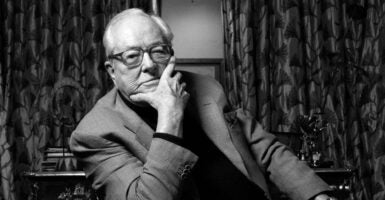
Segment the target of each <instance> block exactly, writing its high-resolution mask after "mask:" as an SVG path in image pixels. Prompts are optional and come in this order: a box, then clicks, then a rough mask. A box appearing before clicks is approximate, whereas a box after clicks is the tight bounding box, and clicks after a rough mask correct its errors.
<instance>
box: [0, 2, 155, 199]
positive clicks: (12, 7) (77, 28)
mask: <svg viewBox="0 0 385 200" xmlns="http://www.w3.org/2000/svg"><path fill="white" fill-rule="evenodd" d="M132 7H138V8H142V9H143V10H145V11H146V12H150V8H151V1H150V0H144V1H143V0H120V1H115V0H102V1H99V0H82V1H77V0H63V1H61V0H60V1H56V0H2V1H1V11H0V13H1V14H0V25H1V32H0V38H1V43H0V44H1V48H0V53H1V54H0V58H1V60H0V61H1V62H0V67H1V70H0V75H1V76H0V86H1V87H0V155H1V157H0V163H1V165H0V166H1V190H0V191H1V192H0V199H6V200H13V199H28V198H31V197H29V196H28V195H29V192H30V191H29V188H30V187H29V186H28V185H27V183H28V182H27V181H26V180H25V179H24V177H22V172H23V171H29V170H30V171H38V170H40V169H41V162H42V160H43V151H44V149H45V148H46V147H47V146H61V145H63V144H64V145H65V144H66V141H65V140H66V139H65V138H66V137H68V136H69V135H70V134H71V132H72V130H73V129H74V128H75V126H76V124H77V122H79V120H80V119H81V118H82V117H83V116H84V114H85V113H86V112H87V111H88V110H89V109H90V108H91V107H92V106H93V104H94V103H95V102H96V101H97V99H98V98H99V97H101V96H102V95H104V94H105V92H106V91H107V90H108V89H109V88H110V87H111V86H112V83H111V82H110V80H109V78H108V75H107V73H106V72H105V70H104V61H105V55H104V49H103V45H102V37H103V32H104V27H105V26H106V23H107V22H108V21H109V19H110V18H111V17H112V16H113V15H114V14H116V13H118V12H120V11H121V10H124V9H126V8H132Z"/></svg>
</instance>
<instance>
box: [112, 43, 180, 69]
mask: <svg viewBox="0 0 385 200" xmlns="http://www.w3.org/2000/svg"><path fill="white" fill-rule="evenodd" d="M144 52H147V53H148V54H149V55H150V58H151V60H152V61H153V62H155V63H158V64H167V63H168V61H169V60H170V58H171V56H173V55H174V50H173V49H172V47H171V46H170V45H167V44H157V45H153V46H150V47H148V48H146V49H142V48H139V47H133V48H130V49H128V50H126V51H123V52H120V53H117V54H113V55H109V56H108V58H109V59H117V60H119V61H121V62H123V63H124V64H125V65H126V66H127V67H129V68H135V67H138V66H139V65H140V64H141V63H142V61H143V55H144Z"/></svg>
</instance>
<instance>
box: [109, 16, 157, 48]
mask: <svg viewBox="0 0 385 200" xmlns="http://www.w3.org/2000/svg"><path fill="white" fill-rule="evenodd" d="M110 29H111V30H110V31H111V39H112V41H111V42H112V47H113V48H121V47H122V46H123V47H124V46H126V45H131V46H140V45H142V44H144V45H145V44H146V43H151V42H153V41H152V40H154V42H157V41H156V40H159V39H161V38H163V37H162V31H161V29H160V28H159V26H158V25H157V24H156V23H155V22H154V21H153V20H152V19H151V18H150V17H146V16H141V15H135V16H126V17H121V18H120V19H119V20H118V21H116V22H115V23H114V24H112V25H111V27H110Z"/></svg>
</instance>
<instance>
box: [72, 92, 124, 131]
mask: <svg viewBox="0 0 385 200" xmlns="http://www.w3.org/2000/svg"><path fill="white" fill-rule="evenodd" d="M116 96H117V91H116V89H115V88H114V89H112V90H111V91H109V92H108V93H107V94H106V95H104V96H103V97H102V98H100V99H99V100H98V101H97V102H96V104H95V105H94V106H93V107H92V109H91V110H90V111H89V112H88V113H87V114H86V115H85V116H84V117H83V119H82V120H81V121H80V122H79V124H78V126H77V128H76V130H75V132H76V131H83V130H87V132H101V131H102V130H104V129H106V128H108V127H113V124H112V123H117V122H118V121H119V116H118V115H119V113H118V112H117V111H116V109H115V103H116V98H117V97H116Z"/></svg>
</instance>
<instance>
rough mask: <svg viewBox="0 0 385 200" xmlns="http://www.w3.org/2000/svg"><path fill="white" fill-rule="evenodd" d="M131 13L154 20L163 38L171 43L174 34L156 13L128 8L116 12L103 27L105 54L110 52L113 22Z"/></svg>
mask: <svg viewBox="0 0 385 200" xmlns="http://www.w3.org/2000/svg"><path fill="white" fill-rule="evenodd" d="M133 15H136V16H137V15H140V16H144V17H148V18H150V19H151V20H152V21H153V22H155V24H157V25H158V26H159V28H160V30H161V31H162V33H163V37H164V39H165V40H166V41H167V42H168V43H169V44H171V42H172V39H173V38H174V34H173V33H172V31H171V28H170V27H169V26H168V24H167V23H166V22H165V21H164V20H163V19H162V18H160V17H159V16H157V15H152V14H147V13H145V12H143V10H141V9H139V8H130V9H127V10H124V11H122V12H120V13H118V14H117V15H115V16H114V17H113V18H112V19H111V20H110V22H108V24H107V26H106V29H105V31H104V35H103V45H104V47H105V50H106V55H107V56H108V55H109V53H110V52H109V51H110V49H111V48H110V45H111V41H113V38H112V33H111V27H112V26H113V25H114V24H116V23H117V22H118V21H120V20H121V19H123V18H125V17H129V16H133Z"/></svg>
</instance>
